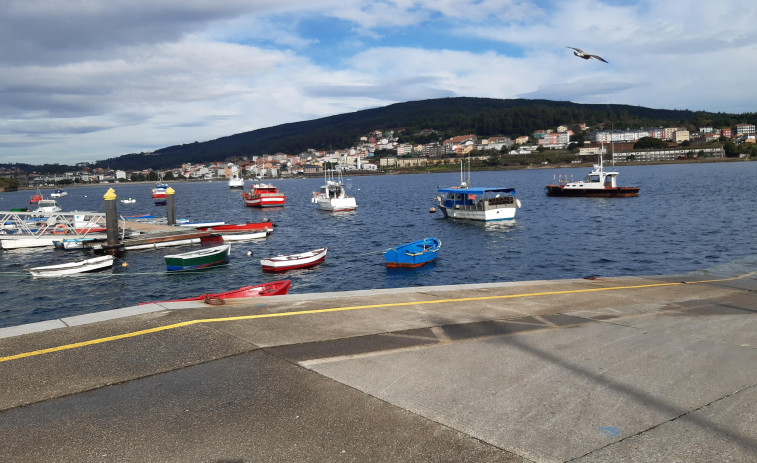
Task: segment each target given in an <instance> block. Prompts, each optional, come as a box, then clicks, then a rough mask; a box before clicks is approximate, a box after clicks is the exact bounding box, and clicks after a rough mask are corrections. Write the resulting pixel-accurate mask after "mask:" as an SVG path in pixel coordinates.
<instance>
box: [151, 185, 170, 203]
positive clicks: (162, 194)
mask: <svg viewBox="0 0 757 463" xmlns="http://www.w3.org/2000/svg"><path fill="white" fill-rule="evenodd" d="M168 188H169V187H168V185H166V184H165V183H158V184H157V185H155V187H153V189H152V199H153V201H154V202H155V205H156V206H165V205H166V194H167V193H166V192H167V191H168Z"/></svg>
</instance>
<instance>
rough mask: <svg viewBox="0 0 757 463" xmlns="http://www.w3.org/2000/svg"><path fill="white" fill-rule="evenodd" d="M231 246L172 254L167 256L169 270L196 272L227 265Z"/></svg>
mask: <svg viewBox="0 0 757 463" xmlns="http://www.w3.org/2000/svg"><path fill="white" fill-rule="evenodd" d="M230 249H231V245H230V244H225V245H223V246H214V247H212V248H205V249H200V250H197V251H191V252H185V253H183V254H171V255H168V256H165V257H164V259H165V261H166V269H167V270H196V269H200V268H205V267H210V266H213V265H219V264H225V263H226V262H227V261H228V260H229V250H230Z"/></svg>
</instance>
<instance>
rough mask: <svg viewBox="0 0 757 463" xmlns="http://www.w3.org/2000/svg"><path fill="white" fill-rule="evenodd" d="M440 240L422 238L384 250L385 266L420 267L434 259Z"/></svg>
mask: <svg viewBox="0 0 757 463" xmlns="http://www.w3.org/2000/svg"><path fill="white" fill-rule="evenodd" d="M441 247H442V242H441V240H439V239H438V238H424V239H422V240H418V241H413V242H412V243H407V244H403V245H401V246H397V247H396V248H392V249H387V250H386V251H384V259H385V260H386V266H387V267H389V268H393V267H420V266H421V265H425V264H427V263H429V262H432V261H433V260H434V259H436V256H437V255H438V254H439V249H440V248H441Z"/></svg>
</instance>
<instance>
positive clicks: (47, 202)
mask: <svg viewBox="0 0 757 463" xmlns="http://www.w3.org/2000/svg"><path fill="white" fill-rule="evenodd" d="M62 210H63V209H61V207H60V206H58V203H57V201H55V200H54V199H40V200H39V202H38V203H37V209H36V210H35V211H34V212H41V213H43V214H50V213H52V212H59V211H62Z"/></svg>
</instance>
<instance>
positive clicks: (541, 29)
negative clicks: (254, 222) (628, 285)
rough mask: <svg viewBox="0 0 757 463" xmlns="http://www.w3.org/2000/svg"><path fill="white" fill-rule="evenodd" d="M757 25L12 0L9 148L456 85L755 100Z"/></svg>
mask: <svg viewBox="0 0 757 463" xmlns="http://www.w3.org/2000/svg"><path fill="white" fill-rule="evenodd" d="M755 25H757V6H754V3H753V1H752V0H743V1H742V0H721V1H719V2H712V1H698V0H691V1H686V0H682V1H678V2H673V1H659V0H657V1H654V0H650V1H623V0H572V1H570V2H567V1H548V0H149V1H148V0H2V1H0V163H13V162H19V163H31V164H44V163H59V164H75V163H78V162H87V161H96V160H103V159H107V158H111V157H116V156H120V155H123V154H128V153H139V152H150V151H153V150H156V149H159V148H163V147H166V146H171V145H177V144H183V143H192V142H195V141H207V140H213V139H216V138H219V137H223V136H227V135H233V134H236V133H241V132H246V131H250V130H255V129H260V128H264V127H271V126H275V125H279V124H283V123H289V122H299V121H304V120H311V119H317V118H320V117H325V116H331V115H336V114H342V113H347V112H352V111H357V110H361V109H368V108H376V107H381V106H386V105H390V104H393V103H399V102H406V101H415V100H425V99H430V98H444V97H487V98H533V99H537V98H538V99H550V100H560V101H572V102H575V103H608V104H628V105H638V106H645V107H651V108H658V109H689V110H703V111H711V112H726V113H744V112H755V110H756V108H755V105H756V104H757V83H756V82H757V81H756V80H755V76H756V75H757V59H755V58H757V27H755ZM567 47H577V48H581V49H583V50H584V51H586V52H587V53H591V54H595V55H599V56H601V57H603V58H604V59H605V60H607V61H608V63H604V62H601V61H598V60H595V59H590V60H583V59H580V58H578V57H576V56H574V55H573V50H571V49H569V48H567ZM314 148H319V147H314Z"/></svg>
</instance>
